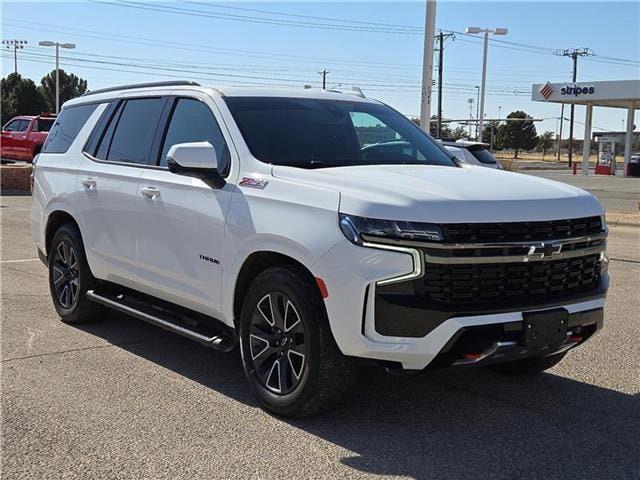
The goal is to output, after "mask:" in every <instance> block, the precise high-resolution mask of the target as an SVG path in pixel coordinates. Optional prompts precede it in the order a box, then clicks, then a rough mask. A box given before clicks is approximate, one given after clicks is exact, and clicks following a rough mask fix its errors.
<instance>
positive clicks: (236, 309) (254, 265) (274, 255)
mask: <svg viewBox="0 0 640 480" xmlns="http://www.w3.org/2000/svg"><path fill="white" fill-rule="evenodd" d="M276 266H296V267H298V268H300V269H302V270H303V271H305V272H306V273H307V274H308V275H309V277H310V278H311V279H314V278H315V277H314V275H313V273H312V272H311V270H309V268H307V267H306V266H305V265H304V264H303V263H302V262H300V261H299V260H297V259H295V258H293V257H291V256H289V255H286V254H284V253H280V252H275V251H271V250H260V251H256V252H253V253H251V254H250V255H249V256H248V257H247V258H246V259H245V261H244V263H243V264H242V267H240V270H239V272H238V275H237V276H236V280H235V282H234V289H233V305H232V308H233V323H234V326H235V327H236V328H237V322H238V319H239V318H240V310H241V309H242V302H243V301H244V298H245V296H246V294H247V292H248V290H249V287H250V285H251V282H252V281H253V279H255V278H256V277H257V276H258V275H260V273H262V272H264V271H265V270H267V269H268V268H272V267H276Z"/></svg>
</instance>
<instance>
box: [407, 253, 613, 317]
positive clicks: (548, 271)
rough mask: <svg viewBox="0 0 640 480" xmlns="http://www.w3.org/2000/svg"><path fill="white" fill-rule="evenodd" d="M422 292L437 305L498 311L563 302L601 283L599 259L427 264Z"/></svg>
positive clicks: (597, 256) (580, 258) (589, 257)
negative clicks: (506, 307) (487, 307)
mask: <svg viewBox="0 0 640 480" xmlns="http://www.w3.org/2000/svg"><path fill="white" fill-rule="evenodd" d="M420 281H422V282H424V283H423V285H422V288H423V291H422V294H423V295H424V297H425V298H426V300H428V301H429V302H431V303H437V304H450V305H453V304H455V305H466V304H468V305H478V304H486V303H491V305H492V307H500V306H501V305H509V304H514V303H518V304H522V305H524V304H528V303H529V302H532V301H536V300H543V301H548V300H552V301H553V300H557V299H560V298H566V297H571V296H574V295H578V294H581V293H586V292H589V291H590V290H594V289H596V288H598V286H599V284H600V262H599V255H589V256H584V257H578V258H568V259H564V260H552V261H542V262H518V263H484V264H483V263H475V264H474V263H470V264H435V263H427V264H426V265H425V273H424V277H423V278H422V279H421V280H420Z"/></svg>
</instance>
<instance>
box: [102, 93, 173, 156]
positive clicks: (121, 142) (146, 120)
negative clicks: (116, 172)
mask: <svg viewBox="0 0 640 480" xmlns="http://www.w3.org/2000/svg"><path fill="white" fill-rule="evenodd" d="M163 106H164V99H162V98H140V99H136V100H129V101H127V102H126V103H125V104H124V107H123V108H122V112H121V113H120V118H119V119H118V121H117V125H115V131H114V133H113V138H111V142H110V145H109V151H108V153H107V155H106V159H107V160H109V161H112V162H126V163H142V164H148V163H149V152H150V150H151V142H152V141H153V136H154V134H155V131H156V127H157V125H158V119H159V118H160V114H161V113H162V107H163ZM106 140H107V135H105V137H104V139H103V142H104V141H106ZM100 150H102V145H101V146H100Z"/></svg>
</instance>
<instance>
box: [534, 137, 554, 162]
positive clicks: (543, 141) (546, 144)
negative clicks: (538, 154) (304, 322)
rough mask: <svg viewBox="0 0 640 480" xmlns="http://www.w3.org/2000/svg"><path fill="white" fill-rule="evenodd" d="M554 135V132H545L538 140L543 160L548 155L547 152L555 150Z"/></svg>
mask: <svg viewBox="0 0 640 480" xmlns="http://www.w3.org/2000/svg"><path fill="white" fill-rule="evenodd" d="M553 137H554V133H553V132H544V133H543V134H542V135H540V137H539V138H538V148H540V149H541V150H542V159H543V160H544V156H545V154H546V153H547V150H549V149H551V148H553V143H554V138H553Z"/></svg>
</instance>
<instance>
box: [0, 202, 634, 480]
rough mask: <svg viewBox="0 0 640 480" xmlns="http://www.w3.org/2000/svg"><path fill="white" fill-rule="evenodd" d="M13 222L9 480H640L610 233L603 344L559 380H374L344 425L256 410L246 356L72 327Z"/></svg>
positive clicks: (628, 330) (629, 262) (627, 329)
mask: <svg viewBox="0 0 640 480" xmlns="http://www.w3.org/2000/svg"><path fill="white" fill-rule="evenodd" d="M29 202H30V198H28V197H2V198H0V211H1V212H2V224H1V226H2V231H1V247H2V252H1V259H2V264H1V266H2V272H1V279H2V312H1V320H2V338H1V346H2V352H1V356H2V478H4V479H25V478H37V479H40V478H54V479H58V478H79V479H87V478H91V479H100V478H135V479H142V478H154V479H156V478H167V479H178V478H185V479H187V478H188V479H195V478H197V479H200V478H203V479H204V478H207V479H209V478H220V479H223V478H224V479H231V478H238V479H246V478H262V479H272V478H295V479H299V478H305V479H306V478H345V479H354V478H377V477H381V476H384V477H385V478H414V479H427V478H429V479H440V478H442V479H452V478H474V479H483V478H493V479H507V478H510V479H511V478H524V479H534V478H535V479H538V478H548V479H553V478H558V479H560V478H563V479H566V478H617V479H622V478H629V479H632V478H634V479H637V478H639V477H640V442H639V441H638V438H640V375H639V374H638V372H640V349H639V348H638V343H637V342H638V325H639V323H638V322H639V321H640V320H639V319H638V311H640V295H639V292H640V280H639V279H640V252H639V251H638V239H639V237H638V234H639V232H640V230H638V229H636V228H623V227H612V229H611V237H610V238H611V240H610V250H609V254H610V256H611V257H612V258H613V260H612V262H611V268H610V270H611V275H612V288H611V290H610V295H609V299H608V304H607V311H606V313H607V322H606V326H605V328H604V330H603V331H602V332H601V333H600V334H598V335H597V336H596V337H594V338H593V339H592V340H590V341H589V342H588V343H587V344H586V345H584V346H583V347H582V348H580V349H578V350H575V351H572V352H570V353H569V354H568V356H567V357H566V358H565V360H564V361H563V362H561V363H560V364H559V365H558V366H556V367H555V368H554V369H553V370H551V371H550V372H549V373H545V374H542V375H540V376H537V377H533V378H512V377H504V376H500V375H497V374H494V373H492V372H490V371H487V370H484V369H463V368H458V369H450V370H443V371H439V372H435V373H432V374H429V375H425V376H419V377H412V378H405V377H395V376H390V375H388V374H386V373H384V372H382V371H380V370H363V371H362V372H361V375H360V378H359V381H358V383H357V384H356V385H354V387H353V388H352V390H351V392H350V394H349V396H348V398H347V399H346V400H345V402H344V403H343V404H342V405H341V406H340V407H339V408H338V409H337V410H335V411H333V412H330V413H328V414H325V415H323V416H319V417H316V418H311V419H305V420H301V421H295V422H291V421H283V420H281V419H277V418H275V417H272V416H270V415H268V414H266V413H265V412H263V411H262V410H261V409H260V408H258V407H257V405H256V402H255V400H254V399H253V397H252V396H251V393H250V391H249V387H248V385H247V383H246V381H245V379H244V376H243V374H242V368H241V365H240V361H239V356H238V354H237V352H234V353H231V354H222V353H218V352H215V351H211V350H208V349H206V348H204V347H202V346H200V345H198V344H196V343H193V342H190V341H188V340H185V339H182V338H181V337H178V336H176V335H173V334H170V333H167V332H164V331H163V330H160V329H158V328H155V327H152V326H150V325H147V324H145V323H142V322H139V321H137V320H134V319H131V318H128V317H125V316H123V315H120V314H115V313H114V314H112V315H110V317H109V318H107V319H104V320H102V321H99V322H97V323H92V324H87V325H85V326H70V325H65V324H63V323H62V322H60V320H59V318H58V317H57V315H56V313H55V311H54V309H53V307H52V305H51V301H50V299H49V293H48V287H47V272H46V269H45V267H44V266H43V265H42V264H41V263H40V262H39V261H38V260H35V259H34V258H35V252H34V250H33V246H32V244H31V240H30V238H29V226H28V208H29Z"/></svg>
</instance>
